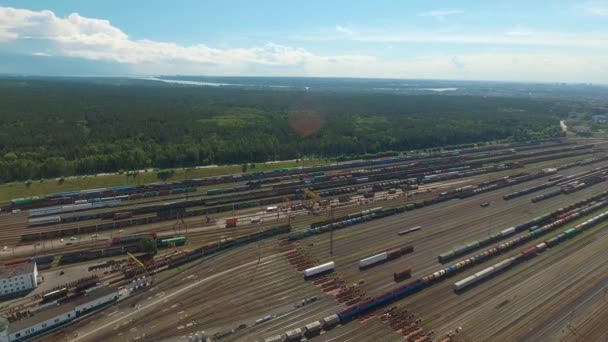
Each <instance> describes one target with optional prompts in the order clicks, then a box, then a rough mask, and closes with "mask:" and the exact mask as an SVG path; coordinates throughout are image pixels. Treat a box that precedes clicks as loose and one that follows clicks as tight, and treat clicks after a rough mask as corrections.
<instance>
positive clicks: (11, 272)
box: [0, 262, 38, 298]
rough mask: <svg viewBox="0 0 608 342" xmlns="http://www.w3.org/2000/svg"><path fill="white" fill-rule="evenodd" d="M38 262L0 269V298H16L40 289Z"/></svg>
mask: <svg viewBox="0 0 608 342" xmlns="http://www.w3.org/2000/svg"><path fill="white" fill-rule="evenodd" d="M37 279H38V268H37V267H36V262H25V263H19V264H14V265H8V266H3V267H0V298H2V297H9V296H14V295H17V294H20V293H23V292H26V291H30V290H33V289H35V288H36V287H38V281H37Z"/></svg>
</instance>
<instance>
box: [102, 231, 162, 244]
mask: <svg viewBox="0 0 608 342" xmlns="http://www.w3.org/2000/svg"><path fill="white" fill-rule="evenodd" d="M148 236H149V237H151V238H152V239H154V240H156V238H157V236H156V233H147V234H133V235H125V236H115V237H113V238H112V244H113V245H118V244H124V243H134V242H138V241H139V240H141V239H143V238H145V237H148Z"/></svg>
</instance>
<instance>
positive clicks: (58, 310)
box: [0, 287, 119, 342]
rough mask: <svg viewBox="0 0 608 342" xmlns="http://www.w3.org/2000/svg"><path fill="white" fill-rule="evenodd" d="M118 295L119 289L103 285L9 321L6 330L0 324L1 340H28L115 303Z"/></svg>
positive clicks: (16, 341) (14, 341)
mask: <svg viewBox="0 0 608 342" xmlns="http://www.w3.org/2000/svg"><path fill="white" fill-rule="evenodd" d="M118 297H119V294H118V290H117V289H115V288H110V287H102V288H98V289H94V290H92V291H90V292H88V293H86V294H85V295H84V296H81V297H78V298H76V299H75V300H72V301H69V302H66V303H64V304H62V305H59V306H54V307H51V308H48V309H45V310H42V311H40V312H38V313H36V314H35V315H34V316H31V317H27V318H24V319H21V320H19V321H15V322H12V323H8V327H6V326H5V327H4V332H2V324H0V342H18V341H27V340H29V339H31V338H33V337H34V336H38V335H40V334H43V333H45V332H48V331H51V330H54V329H56V328H58V327H60V326H62V325H65V324H67V323H69V322H71V321H73V320H75V319H78V318H80V317H82V316H84V315H86V314H88V313H91V312H93V311H95V310H97V309H99V308H101V307H103V306H105V305H107V304H110V303H113V302H115V301H116V300H117V299H118Z"/></svg>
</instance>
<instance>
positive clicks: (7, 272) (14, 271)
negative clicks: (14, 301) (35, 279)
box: [0, 262, 36, 279]
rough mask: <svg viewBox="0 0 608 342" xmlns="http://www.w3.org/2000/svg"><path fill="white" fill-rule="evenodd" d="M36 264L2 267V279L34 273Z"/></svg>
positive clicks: (0, 272)
mask: <svg viewBox="0 0 608 342" xmlns="http://www.w3.org/2000/svg"><path fill="white" fill-rule="evenodd" d="M35 266H36V263H35V262H24V263H21V264H15V265H9V266H2V267H0V279H6V278H12V277H17V276H20V275H24V274H30V273H34V267H35Z"/></svg>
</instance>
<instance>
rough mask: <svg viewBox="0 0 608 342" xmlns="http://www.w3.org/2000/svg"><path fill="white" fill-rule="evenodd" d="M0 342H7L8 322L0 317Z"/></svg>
mask: <svg viewBox="0 0 608 342" xmlns="http://www.w3.org/2000/svg"><path fill="white" fill-rule="evenodd" d="M0 342H8V321H7V320H5V319H4V318H2V317H0Z"/></svg>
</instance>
